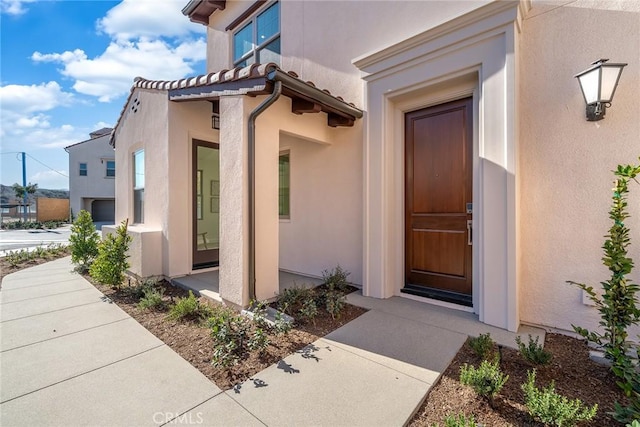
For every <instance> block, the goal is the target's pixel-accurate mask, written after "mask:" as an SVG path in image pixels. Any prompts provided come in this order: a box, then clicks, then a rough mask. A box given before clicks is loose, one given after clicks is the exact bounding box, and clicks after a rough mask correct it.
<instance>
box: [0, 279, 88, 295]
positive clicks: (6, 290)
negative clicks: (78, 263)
mask: <svg viewBox="0 0 640 427" xmlns="http://www.w3.org/2000/svg"><path fill="white" fill-rule="evenodd" d="M79 278H82V279H83V280H84V281H85V282H86V279H84V278H83V277H81V276H79ZM70 281H71V280H70V279H67V280H58V281H57V282H47V283H41V284H39V285H29V286H23V287H21V288H14V289H4V288H3V289H2V291H3V292H10V291H21V290H23V289H31V288H37V287H38V286H50V285H55V284H58V283H64V282H70Z"/></svg>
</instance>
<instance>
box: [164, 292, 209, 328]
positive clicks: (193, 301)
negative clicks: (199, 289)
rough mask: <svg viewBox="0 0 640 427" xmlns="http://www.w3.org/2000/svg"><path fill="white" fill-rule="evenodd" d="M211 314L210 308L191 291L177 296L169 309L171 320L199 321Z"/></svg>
mask: <svg viewBox="0 0 640 427" xmlns="http://www.w3.org/2000/svg"><path fill="white" fill-rule="evenodd" d="M212 315H213V310H212V308H211V307H210V306H209V305H207V304H203V303H201V302H200V301H198V299H197V298H196V296H195V295H194V294H193V292H192V291H189V295H188V296H186V297H183V298H178V299H177V301H176V303H175V304H174V305H173V306H172V307H171V309H170V310H169V315H168V317H169V319H171V320H183V321H184V320H190V321H193V322H201V321H203V320H205V319H207V318H209V317H211V316H212Z"/></svg>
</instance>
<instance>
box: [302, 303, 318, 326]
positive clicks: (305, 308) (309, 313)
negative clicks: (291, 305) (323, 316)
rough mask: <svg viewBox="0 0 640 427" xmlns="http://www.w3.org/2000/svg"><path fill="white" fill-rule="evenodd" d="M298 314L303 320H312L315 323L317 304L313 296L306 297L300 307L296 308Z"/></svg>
mask: <svg viewBox="0 0 640 427" xmlns="http://www.w3.org/2000/svg"><path fill="white" fill-rule="evenodd" d="M298 315H299V317H300V318H302V319H303V320H305V321H309V320H310V321H312V322H313V324H314V325H315V323H316V320H315V319H316V317H317V316H318V304H317V303H316V300H315V299H313V298H308V299H306V300H305V301H304V302H303V303H302V307H301V308H300V310H298Z"/></svg>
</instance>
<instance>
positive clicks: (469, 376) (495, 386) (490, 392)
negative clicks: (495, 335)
mask: <svg viewBox="0 0 640 427" xmlns="http://www.w3.org/2000/svg"><path fill="white" fill-rule="evenodd" d="M499 364H500V363H499V361H498V359H496V360H494V361H493V362H489V361H488V360H483V361H482V363H481V364H480V367H479V368H475V367H473V366H469V365H467V364H466V363H465V364H464V365H463V366H462V367H461V368H460V382H461V383H462V384H464V385H468V386H471V387H472V388H473V390H475V392H476V393H478V395H480V396H482V397H484V398H486V399H488V400H489V402H490V403H491V402H492V400H493V398H494V397H495V396H496V395H497V394H498V393H500V390H502V387H503V386H504V384H505V383H506V382H507V380H508V379H509V375H505V374H503V373H502V371H501V370H500V366H499Z"/></svg>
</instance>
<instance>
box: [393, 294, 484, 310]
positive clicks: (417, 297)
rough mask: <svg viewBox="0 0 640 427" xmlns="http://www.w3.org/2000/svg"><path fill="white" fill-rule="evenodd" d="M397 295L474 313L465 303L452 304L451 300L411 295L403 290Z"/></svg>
mask: <svg viewBox="0 0 640 427" xmlns="http://www.w3.org/2000/svg"><path fill="white" fill-rule="evenodd" d="M398 296H399V297H400V298H406V299H409V300H411V301H417V302H421V303H423V304H430V305H436V306H438V307H444V308H449V309H451V310H457V311H462V312H465V313H475V311H474V310H473V308H472V307H467V306H466V305H460V304H454V303H452V302H446V301H441V300H438V299H433V298H427V297H419V296H417V295H411V294H408V293H405V292H402V293H400V295H398Z"/></svg>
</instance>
